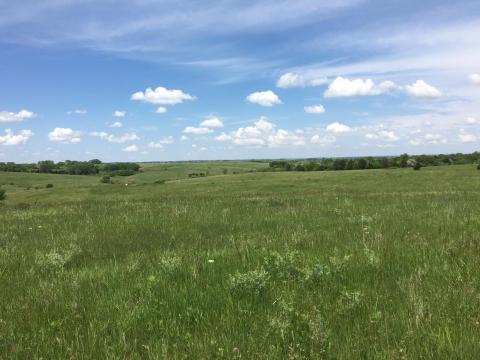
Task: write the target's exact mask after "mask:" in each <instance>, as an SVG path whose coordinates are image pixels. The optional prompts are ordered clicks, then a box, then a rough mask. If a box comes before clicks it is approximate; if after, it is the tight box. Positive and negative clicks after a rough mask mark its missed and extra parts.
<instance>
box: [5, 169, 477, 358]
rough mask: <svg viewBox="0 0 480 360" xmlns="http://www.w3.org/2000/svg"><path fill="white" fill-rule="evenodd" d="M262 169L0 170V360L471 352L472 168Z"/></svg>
mask: <svg viewBox="0 0 480 360" xmlns="http://www.w3.org/2000/svg"><path fill="white" fill-rule="evenodd" d="M267 166H268V163H262V162H207V163H168V164H143V172H141V173H139V174H137V175H134V176H130V177H115V178H113V181H114V183H113V184H102V183H101V182H100V181H99V179H100V176H70V175H49V174H27V173H0V185H1V186H2V188H4V189H6V190H7V199H6V200H5V201H2V202H0V229H1V231H0V358H18V359H35V358H44V359H66V358H73V359H91V358H100V359H118V358H125V359H126V358H128V359H132V358H133V359H140V358H142V359H143V358H146V359H149V358H151V359H157V358H164V359H240V358H242V359H322V358H335V359H336V358H338V359H356V358H366V359H370V358H381V359H397V358H398V359H404V358H405V359H417V358H428V359H439V358H442V359H453V358H464V359H474V358H477V357H478V354H479V353H480V281H479V279H480V256H479V251H480V171H478V170H476V168H475V166H473V165H468V166H467V165H465V166H463V165H459V166H442V167H431V168H423V169H421V170H420V171H413V170H412V169H389V170H365V171H360V170H358V171H335V172H334V171H331V172H255V170H258V169H261V168H265V167H267ZM252 171H253V172H252ZM193 172H205V173H207V172H208V176H206V177H201V178H200V177H199V178H189V177H188V174H190V173H193ZM163 180H165V182H163V183H162V181H163ZM156 182H160V183H156ZM47 184H53V187H52V188H46V185H47ZM126 184H127V185H126Z"/></svg>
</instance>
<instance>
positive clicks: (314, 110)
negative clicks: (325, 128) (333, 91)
mask: <svg viewBox="0 0 480 360" xmlns="http://www.w3.org/2000/svg"><path fill="white" fill-rule="evenodd" d="M303 109H304V110H305V112H306V113H307V114H323V113H324V112H325V107H324V106H323V105H313V106H305V107H304V108H303Z"/></svg>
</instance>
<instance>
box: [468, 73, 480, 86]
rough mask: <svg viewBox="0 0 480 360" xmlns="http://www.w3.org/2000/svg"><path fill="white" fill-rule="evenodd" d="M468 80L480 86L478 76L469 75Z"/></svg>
mask: <svg viewBox="0 0 480 360" xmlns="http://www.w3.org/2000/svg"><path fill="white" fill-rule="evenodd" d="M469 78H470V80H471V81H472V82H473V83H474V84H477V85H480V74H471V75H470V76H469Z"/></svg>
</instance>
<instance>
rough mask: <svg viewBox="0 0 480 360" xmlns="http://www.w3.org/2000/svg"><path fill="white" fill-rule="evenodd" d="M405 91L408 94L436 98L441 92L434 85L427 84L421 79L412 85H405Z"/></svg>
mask: <svg viewBox="0 0 480 360" xmlns="http://www.w3.org/2000/svg"><path fill="white" fill-rule="evenodd" d="M405 88H406V91H407V93H408V94H409V95H411V96H415V97H418V98H438V97H440V96H442V93H441V92H440V91H439V90H438V89H437V88H436V87H434V86H432V85H429V84H427V83H426V82H425V81H423V80H417V81H416V82H415V83H413V84H412V85H407V86H406V87H405Z"/></svg>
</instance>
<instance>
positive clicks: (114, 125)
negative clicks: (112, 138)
mask: <svg viewBox="0 0 480 360" xmlns="http://www.w3.org/2000/svg"><path fill="white" fill-rule="evenodd" d="M109 126H110V127H111V128H121V127H122V126H123V123H122V122H121V121H115V122H114V123H111V124H110V125H109Z"/></svg>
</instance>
